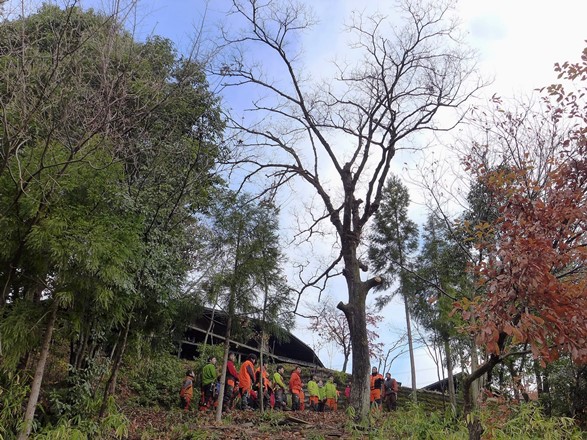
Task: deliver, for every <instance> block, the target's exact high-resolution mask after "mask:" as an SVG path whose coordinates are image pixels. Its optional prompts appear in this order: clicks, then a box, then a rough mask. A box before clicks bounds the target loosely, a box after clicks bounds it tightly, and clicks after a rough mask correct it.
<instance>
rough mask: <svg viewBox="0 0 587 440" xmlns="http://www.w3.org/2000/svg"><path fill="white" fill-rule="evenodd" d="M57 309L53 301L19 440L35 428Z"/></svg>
mask: <svg viewBox="0 0 587 440" xmlns="http://www.w3.org/2000/svg"><path fill="white" fill-rule="evenodd" d="M57 309H58V301H57V300H53V304H52V305H51V310H50V315H49V320H48V321H47V328H46V330H45V337H44V339H43V344H42V346H41V353H40V355H39V360H38V362H37V367H36V369H35V376H34V378H33V383H32V384H31V393H30V395H29V400H28V403H27V407H26V411H25V415H24V423H23V427H22V431H21V432H20V434H19V436H18V440H26V439H28V438H29V436H30V435H31V431H32V428H33V419H34V417H35V410H36V408H37V402H38V401H39V394H40V392H41V384H42V382H43V376H44V374H45V365H46V363H47V357H48V356H49V348H50V347H51V339H52V338H53V330H54V329H55V321H56V320H57Z"/></svg>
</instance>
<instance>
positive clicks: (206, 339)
mask: <svg viewBox="0 0 587 440" xmlns="http://www.w3.org/2000/svg"><path fill="white" fill-rule="evenodd" d="M215 313H216V302H215V303H214V306H213V307H212V315H210V325H209V326H208V330H207V331H206V336H205V337H204V346H206V345H208V336H209V335H210V333H211V332H212V327H213V326H214V314H215Z"/></svg>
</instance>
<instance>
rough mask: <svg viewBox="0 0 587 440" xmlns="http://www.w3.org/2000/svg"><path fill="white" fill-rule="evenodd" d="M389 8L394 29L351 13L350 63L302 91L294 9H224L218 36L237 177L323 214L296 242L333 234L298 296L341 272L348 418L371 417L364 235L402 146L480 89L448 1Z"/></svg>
mask: <svg viewBox="0 0 587 440" xmlns="http://www.w3.org/2000/svg"><path fill="white" fill-rule="evenodd" d="M397 8H398V11H396V12H398V13H399V14H401V16H402V17H403V22H402V23H401V24H400V25H396V26H393V25H392V24H391V21H390V20H389V17H386V16H383V15H373V16H363V15H361V14H356V15H354V16H353V17H352V20H351V23H350V24H349V25H348V26H347V30H348V31H349V34H350V35H353V36H354V37H356V38H355V39H354V42H353V43H351V44H349V46H348V49H349V51H348V54H349V56H350V55H353V58H352V60H349V61H345V62H338V63H335V64H334V69H335V71H336V73H335V74H334V77H332V78H328V79H325V80H324V81H323V82H318V81H314V82H312V81H310V79H309V78H308V76H309V75H308V74H307V73H304V66H303V65H302V62H301V60H302V53H301V51H300V50H299V48H300V41H299V39H298V36H299V34H300V33H301V32H304V31H306V30H308V29H309V28H311V27H312V25H313V24H315V20H314V19H313V18H312V16H311V14H310V13H309V11H308V9H307V8H306V7H305V6H304V5H302V4H300V3H295V2H293V1H286V2H278V1H271V0H269V1H267V2H262V3H261V2H258V1H256V0H233V12H234V15H235V16H236V17H238V18H239V19H240V20H242V21H243V22H244V25H245V29H244V30H242V31H238V32H232V31H225V32H224V34H223V36H224V38H225V43H226V45H225V49H226V52H225V54H226V58H224V59H223V60H222V62H221V64H220V65H219V66H218V67H217V71H216V73H217V74H219V75H221V76H222V77H223V81H224V85H225V86H226V87H233V86H234V87H239V88H240V90H243V89H245V90H247V89H249V90H250V91H251V95H250V96H255V98H254V99H253V101H252V103H251V105H250V107H248V108H247V110H248V112H247V113H246V115H247V120H246V121H245V120H244V118H243V116H242V114H240V113H239V114H237V113H238V112H234V114H232V115H230V121H231V125H232V127H233V128H234V129H236V130H239V131H240V132H241V138H240V140H239V141H238V145H239V146H240V147H242V150H241V151H242V152H243V155H241V156H240V157H238V158H236V159H235V163H236V162H237V161H238V164H239V165H240V166H241V167H242V169H243V170H244V172H245V178H244V182H248V181H251V180H254V179H255V178H262V179H264V180H265V182H267V181H269V182H271V184H270V185H268V187H266V191H274V190H275V188H276V187H277V186H279V185H282V184H284V183H288V182H290V183H293V182H294V181H295V179H301V180H302V181H303V182H305V183H306V184H308V185H309V187H310V188H311V190H312V191H314V193H315V194H316V195H317V197H318V200H319V201H320V202H321V204H322V208H323V210H322V212H320V213H313V215H312V216H311V219H312V221H311V223H310V225H309V226H308V227H307V228H305V230H304V231H303V236H304V237H306V238H308V239H309V238H310V237H311V236H312V234H313V233H314V232H316V231H319V229H318V228H319V227H320V226H321V225H322V224H323V223H324V222H329V223H330V224H331V227H332V228H333V229H334V231H335V233H336V236H337V247H336V249H337V252H338V253H337V255H336V256H334V258H333V259H332V261H330V262H328V263H326V264H325V267H324V268H323V270H322V271H321V272H320V273H319V274H317V275H314V276H312V277H311V278H310V279H304V283H305V284H304V288H302V289H301V290H300V295H301V294H303V293H304V291H305V290H307V289H308V288H311V287H319V286H323V285H324V283H326V282H327V281H328V280H329V278H331V277H332V276H334V275H335V274H336V273H338V272H339V271H340V266H342V271H341V272H342V275H343V276H344V278H345V280H346V284H347V290H348V301H347V302H340V303H339V304H338V308H339V309H340V310H342V311H343V312H344V314H345V315H346V318H347V320H348V323H349V328H350V334H351V340H352V346H353V353H352V361H353V365H352V368H353V370H352V372H353V377H354V378H355V383H356V384H357V386H355V387H353V392H352V393H353V394H352V397H351V399H352V405H353V406H354V408H355V409H356V414H357V418H358V419H364V418H365V417H366V416H367V414H368V411H369V386H368V383H369V380H368V375H369V366H370V365H369V364H370V362H369V351H368V343H367V340H368V336H367V328H366V313H365V303H366V298H367V294H368V293H369V291H370V290H371V289H372V288H373V287H375V286H377V285H379V284H381V282H382V279H381V278H380V277H379V276H373V277H370V278H367V279H366V280H363V279H361V271H363V272H366V271H367V270H368V268H367V267H366V265H364V264H363V263H362V262H361V261H360V245H361V238H362V234H363V231H364V228H365V225H366V224H367V222H368V221H369V219H370V218H371V216H372V215H373V214H374V213H375V212H376V211H377V208H378V206H379V203H380V200H381V191H382V188H383V185H384V183H385V180H386V177H387V175H388V173H389V170H390V167H391V163H392V162H391V161H392V159H393V157H394V156H395V153H396V151H397V150H398V148H400V145H401V143H402V141H404V140H405V139H406V138H407V137H408V136H410V135H413V134H415V133H417V132H421V131H423V130H437V129H448V128H450V127H449V126H448V125H452V124H450V123H449V124H447V126H444V127H439V126H437V125H436V123H435V120H436V116H437V114H438V113H439V111H441V110H442V109H445V108H455V107H457V106H459V105H461V104H462V103H463V102H465V101H466V100H467V99H468V98H469V97H470V96H471V94H472V93H473V92H474V91H475V90H477V89H478V88H479V87H480V86H481V83H480V81H479V80H475V79H473V81H472V82H470V80H471V79H472V77H473V76H474V72H475V70H474V63H473V62H472V59H473V54H472V53H471V52H470V51H468V50H467V49H466V48H464V47H463V45H462V44H461V43H460V42H459V40H458V35H457V31H458V26H457V24H456V22H455V21H454V20H452V19H451V4H450V2H448V3H447V2H430V4H428V3H426V2H424V1H418V0H415V1H411V0H408V1H401V2H400V4H399V5H398V7H397ZM234 28H236V27H233V29H234ZM255 57H257V59H255ZM261 60H262V61H261ZM263 62H264V63H267V64H266V65H270V66H271V69H272V75H273V77H272V76H270V75H269V74H268V73H266V72H264V71H263V68H262V64H263ZM249 121H250V122H249ZM333 176H334V177H333Z"/></svg>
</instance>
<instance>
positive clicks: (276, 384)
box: [180, 353, 398, 412]
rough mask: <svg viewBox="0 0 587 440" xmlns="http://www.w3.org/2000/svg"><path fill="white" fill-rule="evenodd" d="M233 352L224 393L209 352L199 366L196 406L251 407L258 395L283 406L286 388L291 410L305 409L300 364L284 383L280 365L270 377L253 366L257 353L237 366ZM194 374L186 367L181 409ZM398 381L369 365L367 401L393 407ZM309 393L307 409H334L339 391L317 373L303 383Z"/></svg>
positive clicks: (187, 404) (185, 405)
mask: <svg viewBox="0 0 587 440" xmlns="http://www.w3.org/2000/svg"><path fill="white" fill-rule="evenodd" d="M235 360H236V356H235V354H234V353H230V354H229V356H228V362H227V364H226V381H225V385H224V395H223V396H222V398H221V399H220V398H219V394H220V383H219V381H218V372H217V368H216V358H215V357H213V356H211V357H210V358H208V363H207V364H206V365H205V366H204V367H203V368H202V371H201V377H200V391H201V397H200V402H199V409H200V410H207V409H211V408H214V407H216V406H217V405H219V404H222V409H223V412H227V411H230V410H232V409H234V408H235V407H236V406H237V405H236V402H237V401H238V402H240V403H239V404H238V407H239V408H240V409H243V410H246V409H255V408H258V407H259V406H260V402H261V399H262V400H263V402H264V406H265V407H270V408H273V409H279V410H285V409H287V406H288V399H287V392H289V393H290V394H291V410H293V411H303V410H304V409H305V401H306V396H305V393H304V389H303V388H304V383H303V381H302V377H301V371H302V370H301V367H299V366H297V367H295V368H294V370H293V371H292V372H291V375H290V377H289V380H288V381H287V385H286V378H285V377H284V372H285V369H284V367H283V365H277V366H276V368H275V372H274V373H273V375H272V376H271V377H269V373H268V371H267V367H266V366H265V365H260V366H258V367H257V366H256V364H257V356H256V355H255V354H250V355H249V356H248V357H247V359H246V360H245V361H244V362H243V363H242V365H241V366H240V368H239V369H237V368H236V365H235ZM194 380H195V374H194V372H193V371H191V370H189V371H188V372H187V373H186V378H185V379H184V381H183V384H182V387H181V391H180V397H181V400H182V407H183V408H184V410H185V411H188V410H189V409H190V405H191V402H192V399H193V394H194ZM397 389H398V383H397V381H396V380H395V379H392V378H391V375H390V374H389V373H387V377H386V378H385V379H384V378H383V376H381V375H380V374H379V373H377V368H376V367H373V374H372V375H371V402H372V405H374V406H378V407H381V404H382V396H383V404H384V407H385V408H386V409H389V410H393V409H395V408H396V406H397ZM307 392H308V394H309V398H308V402H309V409H310V410H312V411H336V410H337V409H338V400H339V395H340V393H339V391H338V389H337V387H336V383H335V382H334V376H333V375H330V376H329V377H328V380H327V381H326V382H325V383H324V382H323V381H322V380H321V379H319V378H318V377H317V376H315V375H314V376H312V379H311V380H309V381H308V383H307ZM345 396H346V397H347V399H348V398H349V397H350V382H349V384H348V385H347V388H346V389H345Z"/></svg>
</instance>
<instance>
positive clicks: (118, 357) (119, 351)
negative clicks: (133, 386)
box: [99, 313, 132, 418]
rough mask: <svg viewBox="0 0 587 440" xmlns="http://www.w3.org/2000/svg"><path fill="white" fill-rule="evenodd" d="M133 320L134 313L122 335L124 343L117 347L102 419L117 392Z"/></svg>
mask: <svg viewBox="0 0 587 440" xmlns="http://www.w3.org/2000/svg"><path fill="white" fill-rule="evenodd" d="M131 320H132V313H131V314H130V315H129V317H128V320H127V321H126V326H125V328H124V333H123V334H122V341H121V342H119V344H118V346H117V352H116V354H115V356H114V360H113V363H112V370H111V372H110V377H109V378H108V382H107V383H106V386H105V387H104V397H103V398H102V405H101V406H100V414H99V417H100V418H102V417H104V414H105V413H106V407H107V406H108V398H109V397H110V396H112V395H113V394H114V392H115V391H116V379H117V377H118V370H119V369H120V365H121V364H122V357H123V356H124V352H125V351H126V343H127V341H128V334H129V332H130V323H131Z"/></svg>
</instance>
